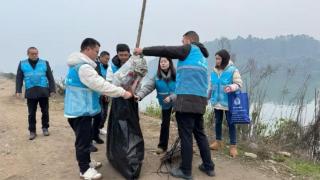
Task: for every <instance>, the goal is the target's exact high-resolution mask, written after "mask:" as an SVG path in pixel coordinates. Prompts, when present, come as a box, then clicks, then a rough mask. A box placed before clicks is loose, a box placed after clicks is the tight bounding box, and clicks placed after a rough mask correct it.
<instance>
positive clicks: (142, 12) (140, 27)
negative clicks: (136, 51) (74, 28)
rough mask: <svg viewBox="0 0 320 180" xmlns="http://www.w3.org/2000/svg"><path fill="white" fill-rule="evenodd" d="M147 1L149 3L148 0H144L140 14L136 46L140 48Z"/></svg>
mask: <svg viewBox="0 0 320 180" xmlns="http://www.w3.org/2000/svg"><path fill="white" fill-rule="evenodd" d="M146 3H147V0H143V4H142V9H141V16H140V23H139V30H138V37H137V42H136V48H138V47H139V46H140V40H141V33H142V26H143V19H144V12H145V10H146Z"/></svg>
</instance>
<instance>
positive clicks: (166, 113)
mask: <svg viewBox="0 0 320 180" xmlns="http://www.w3.org/2000/svg"><path fill="white" fill-rule="evenodd" d="M171 111H172V108H170V109H162V123H161V130H160V138H159V144H158V147H159V148H162V149H163V150H167V149H168V140H169V132H170V117H171Z"/></svg>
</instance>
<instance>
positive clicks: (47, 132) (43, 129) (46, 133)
mask: <svg viewBox="0 0 320 180" xmlns="http://www.w3.org/2000/svg"><path fill="white" fill-rule="evenodd" d="M42 132H43V135H44V136H49V135H50V134H49V130H48V128H42Z"/></svg>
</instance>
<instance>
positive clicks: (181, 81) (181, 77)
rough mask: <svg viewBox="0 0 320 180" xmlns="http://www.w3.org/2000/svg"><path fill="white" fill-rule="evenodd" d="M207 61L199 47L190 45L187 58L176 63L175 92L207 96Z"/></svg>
mask: <svg viewBox="0 0 320 180" xmlns="http://www.w3.org/2000/svg"><path fill="white" fill-rule="evenodd" d="M207 73H208V62H207V59H206V58H205V57H204V56H203V54H202V52H201V50H200V48H199V47H198V46H196V45H193V44H192V45H191V50H190V53H189V55H188V56H187V58H186V59H185V60H183V61H181V60H179V62H178V65H177V79H176V94H177V95H196V96H201V97H207V89H208V74H207Z"/></svg>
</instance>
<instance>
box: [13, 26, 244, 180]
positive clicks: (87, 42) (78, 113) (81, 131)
mask: <svg viewBox="0 0 320 180" xmlns="http://www.w3.org/2000/svg"><path fill="white" fill-rule="evenodd" d="M99 51H100V43H99V42H98V41H97V40H95V39H93V38H86V39H84V40H83V42H82V43H81V46H80V52H75V53H72V54H71V55H70V56H69V58H68V60H67V64H68V67H69V69H68V72H67V75H66V78H65V98H64V116H65V117H66V118H67V119H68V123H69V125H70V127H71V128H72V130H73V131H74V134H75V154H76V159H77V162H78V166H79V169H80V177H81V178H83V179H101V178H102V174H101V173H99V172H98V171H97V168H99V167H101V166H102V163H101V162H98V161H94V160H91V158H90V153H91V152H95V151H97V148H96V147H95V146H94V143H93V142H95V143H97V144H103V143H104V140H103V139H101V138H100V135H102V134H104V135H106V134H107V133H108V131H106V130H105V128H104V124H105V122H106V119H107V115H108V106H109V104H110V103H109V102H112V103H111V104H112V105H111V109H112V108H114V107H113V105H114V104H115V107H116V106H117V105H116V104H117V102H119V101H126V102H128V106H130V104H129V103H131V102H134V103H138V101H141V100H142V99H143V98H145V97H146V96H147V95H148V94H150V93H151V92H153V91H154V90H156V92H157V99H158V101H159V104H160V107H161V112H162V118H161V119H162V123H161V128H160V137H159V143H158V147H157V150H156V153H157V154H163V153H165V152H166V151H167V150H168V140H169V137H170V136H169V130H170V119H171V114H172V113H173V112H175V117H176V122H177V126H178V135H179V138H180V140H181V163H180V165H179V166H178V167H177V168H173V169H171V170H170V174H171V175H172V176H174V177H178V178H182V179H192V156H193V137H194V139H195V140H196V142H197V145H198V147H199V151H200V156H201V159H202V163H201V164H200V165H199V166H198V168H199V170H200V171H202V172H203V173H205V174H207V175H208V176H215V164H214V163H213V161H212V158H211V152H210V149H211V150H218V149H221V148H222V147H223V141H222V124H223V123H222V122H223V119H224V118H223V117H224V114H225V117H226V119H227V122H228V127H229V137H230V149H229V150H230V151H229V152H230V156H232V157H236V156H237V154H238V152H237V146H236V144H237V138H236V135H237V133H236V127H235V125H234V124H232V123H230V121H229V119H230V115H229V113H228V111H229V107H228V93H231V92H235V91H237V90H239V89H240V88H241V87H242V80H241V76H240V73H239V70H238V69H237V67H236V66H235V65H234V64H233V62H232V61H231V59H230V54H229V53H228V51H226V50H224V49H222V50H219V51H218V52H216V53H215V67H208V62H207V58H208V57H209V52H208V50H207V49H206V47H205V46H204V45H203V44H201V43H200V40H199V35H198V34H197V33H196V32H194V31H188V32H186V33H185V34H184V35H183V36H182V45H180V46H152V47H144V48H135V49H134V51H133V55H134V56H138V55H140V56H156V57H159V60H158V68H157V72H154V73H153V74H154V75H153V76H152V77H151V78H150V77H149V78H148V79H146V80H145V81H144V83H143V84H142V86H141V88H139V89H138V90H137V91H135V92H132V91H130V90H125V89H124V88H123V87H118V86H116V85H113V84H112V81H113V78H114V74H115V73H116V72H117V71H118V70H119V69H121V66H122V65H123V64H125V63H126V62H127V61H128V60H129V58H130V57H131V56H133V55H132V54H131V53H130V48H129V46H128V45H126V44H118V45H117V47H116V52H117V55H116V56H114V57H113V58H112V60H111V62H109V59H110V54H109V53H108V52H107V51H102V52H101V53H100V55H99V56H98V54H99ZM210 53H211V52H210ZM38 54H39V52H38V49H37V48H35V47H30V48H28V50H27V55H28V58H27V59H25V60H22V61H20V63H19V66H18V70H17V78H16V95H17V96H21V93H22V86H23V82H24V86H25V98H26V99H27V106H28V122H29V128H28V129H29V131H30V136H29V139H30V140H34V139H35V138H36V137H37V132H36V110H37V104H38V103H39V105H40V108H41V112H42V132H43V135H44V136H49V135H50V133H49V130H48V128H49V101H48V98H49V97H50V96H54V94H55V91H56V89H55V82H54V78H53V75H52V71H51V68H50V65H49V63H48V61H46V60H44V59H40V58H39V55H38ZM174 59H177V60H178V63H177V66H176V67H175V66H174V63H173V60H174ZM151 74H152V72H151ZM208 102H209V103H210V104H211V106H212V107H213V109H214V111H213V113H214V117H215V139H216V140H214V141H213V142H212V144H209V142H208V139H207V135H206V134H205V130H204V119H203V115H204V114H205V112H206V107H207V105H208ZM131 104H132V103H131ZM133 105H134V104H133ZM120 108H121V107H120ZM136 111H137V112H134V113H135V114H136V115H137V116H138V115H139V112H138V110H136ZM113 112H115V111H112V110H111V111H110V115H109V116H113V118H114V117H117V116H116V115H115V114H112V113H113Z"/></svg>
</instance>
